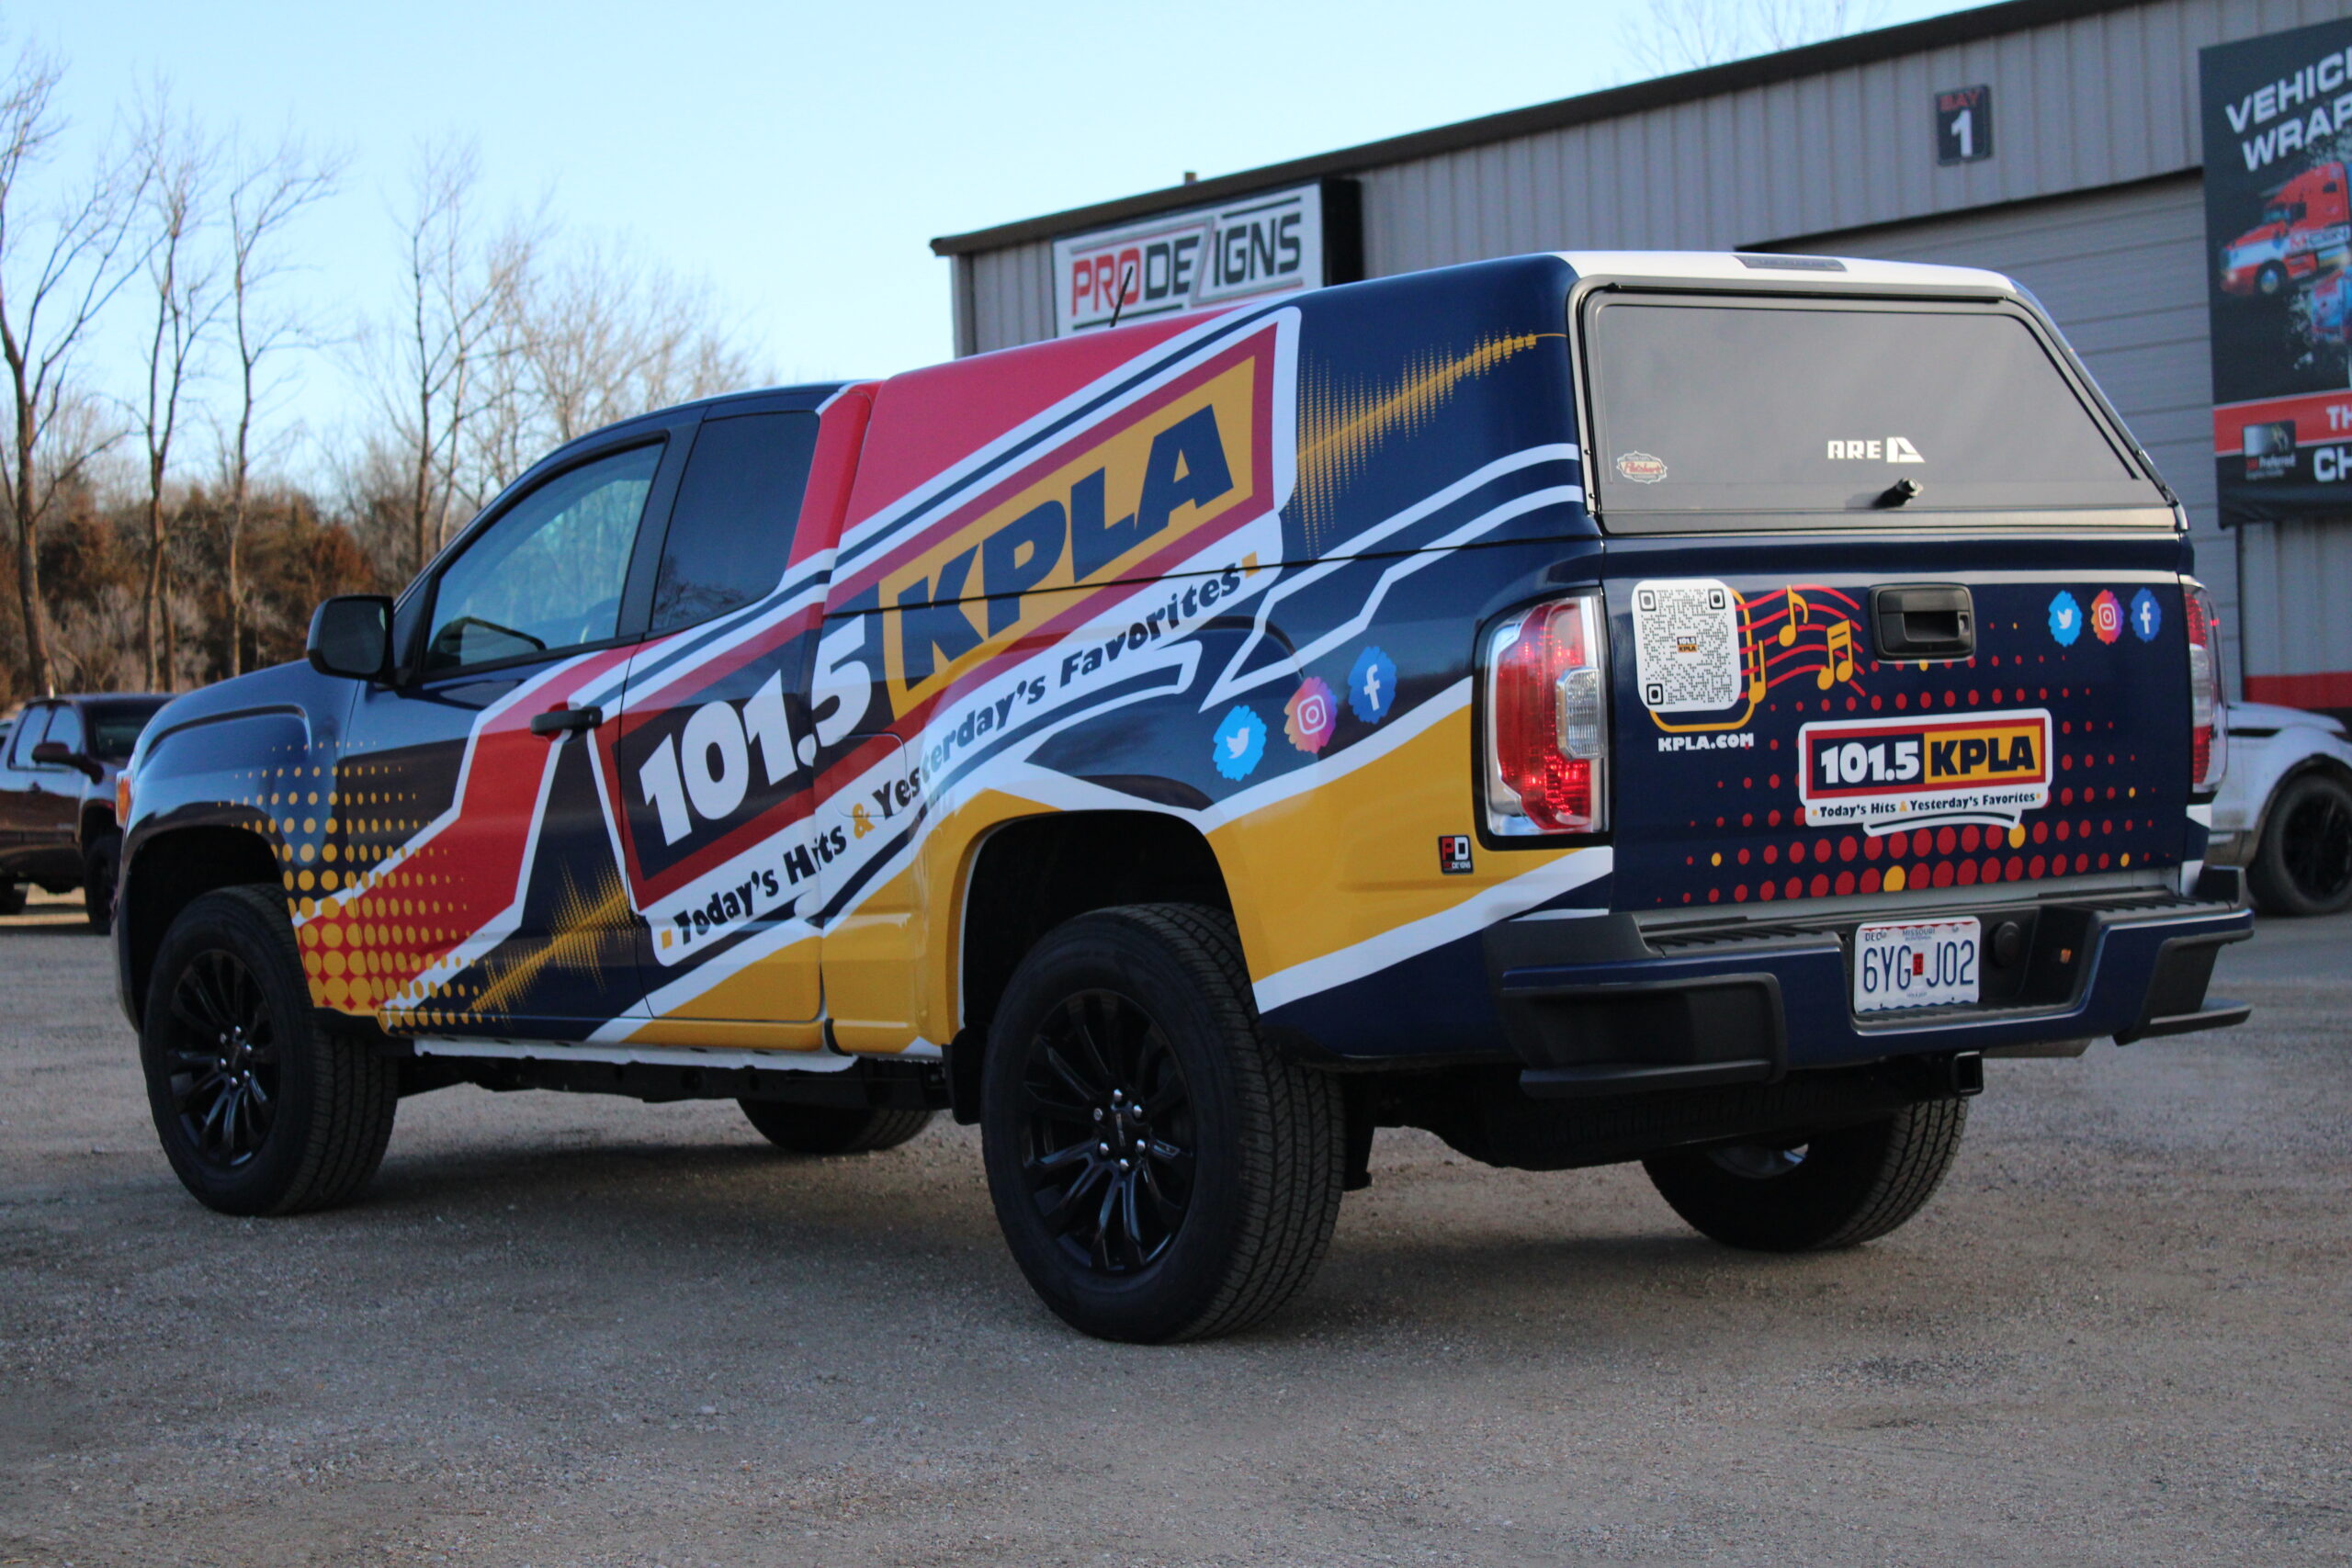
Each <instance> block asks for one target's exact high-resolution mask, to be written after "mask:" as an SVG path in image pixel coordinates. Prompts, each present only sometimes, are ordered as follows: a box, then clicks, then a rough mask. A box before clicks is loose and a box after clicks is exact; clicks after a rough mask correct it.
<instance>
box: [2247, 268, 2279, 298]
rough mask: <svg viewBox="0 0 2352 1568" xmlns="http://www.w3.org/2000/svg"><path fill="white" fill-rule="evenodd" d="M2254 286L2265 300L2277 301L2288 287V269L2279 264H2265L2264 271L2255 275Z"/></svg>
mask: <svg viewBox="0 0 2352 1568" xmlns="http://www.w3.org/2000/svg"><path fill="white" fill-rule="evenodd" d="M2254 286H2255V287H2256V288H2258V289H2260V290H2261V291H2262V297H2263V298H2264V299H2275V298H2276V297H2277V296H2278V292H2279V290H2281V289H2283V288H2286V287H2287V269H2286V268H2285V267H2283V266H2280V265H2278V263H2277V262H2264V263H2263V264H2262V270H2260V271H2259V272H2257V273H2256V274H2255V275H2254Z"/></svg>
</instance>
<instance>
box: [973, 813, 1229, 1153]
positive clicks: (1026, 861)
mask: <svg viewBox="0 0 2352 1568" xmlns="http://www.w3.org/2000/svg"><path fill="white" fill-rule="evenodd" d="M1151 903H1178V904H1200V905H1205V906H1207V907H1208V908H1216V909H1224V910H1227V911H1230V910H1231V908H1233V901H1232V897H1231V896H1230V894H1229V893H1228V892H1227V887H1226V882H1225V874H1224V872H1223V870H1222V869H1221V868H1220V867H1219V866H1218V864H1217V860H1216V851H1215V850H1214V849H1212V848H1211V847H1210V845H1209V841H1208V840H1207V839H1206V838H1205V837H1204V836H1203V835H1202V833H1201V831H1200V829H1197V828H1195V827H1193V825H1192V824H1191V823H1189V822H1187V821H1185V820H1184V819H1182V818H1179V817H1174V816H1170V815H1169V814H1167V813H1164V812H1157V811H1063V812H1056V813H1053V814H1052V815H1049V816H1042V817H1024V818H1018V819H1016V820H1014V821H1011V822H1007V823H1004V824H1002V825H1001V826H1000V827H998V828H996V829H994V830H992V831H991V832H989V834H988V835H987V836H986V837H985V838H983V839H981V840H980V841H979V843H978V847H977V848H976V850H975V851H974V853H973V859H972V869H971V874H970V875H969V876H967V878H966V880H965V886H964V908H963V911H962V916H961V919H960V920H959V921H958V928H957V929H958V934H959V953H958V960H959V961H958V987H957V989H958V1003H959V1008H958V1010H959V1012H960V1014H961V1018H962V1028H961V1029H960V1030H959V1031H958V1032H957V1033H956V1039H955V1042H954V1043H953V1045H952V1046H951V1047H950V1050H949V1053H948V1055H949V1064H948V1078H949V1088H950V1091H951V1094H952V1096H953V1099H954V1100H955V1106H956V1119H957V1120H958V1121H967V1120H968V1119H969V1116H968V1114H967V1112H968V1111H970V1110H971V1108H973V1107H976V1106H977V1105H978V1088H979V1078H978V1074H979V1055H980V1046H981V1044H982V1043H983V1042H984V1041H985V1040H986V1039H987V1035H988V1026H989V1021H990V1020H991V1019H993V1018H994V1017H995V1016H996V1009H997V1003H998V1002H999V1001H1000V1000H1001V998H1002V997H1003V996H1004V990H1005V987H1006V986H1007V985H1009V984H1010V983H1011V982H1012V973H1013V971H1014V970H1015V969H1017V968H1019V967H1020V965H1021V960H1022V959H1023V957H1024V956H1026V955H1027V953H1028V952H1029V950H1030V948H1032V947H1034V946H1035V945H1036V942H1037V939H1038V938H1040V937H1042V936H1044V935H1045V934H1046V932H1047V931H1052V930H1053V929H1054V928H1055V927H1056V926H1057V925H1060V924H1061V923H1062V922H1063V921H1065V920H1068V919H1074V918H1076V917H1077V916H1080V915H1083V914H1085V913H1086V912H1088V911H1089V910H1091V909H1106V908H1113V907H1114V906H1116V905H1121V904H1151Z"/></svg>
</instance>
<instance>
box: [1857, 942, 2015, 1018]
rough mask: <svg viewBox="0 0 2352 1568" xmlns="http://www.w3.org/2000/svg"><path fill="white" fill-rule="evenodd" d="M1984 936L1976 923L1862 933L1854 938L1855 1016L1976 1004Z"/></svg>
mask: <svg viewBox="0 0 2352 1568" xmlns="http://www.w3.org/2000/svg"><path fill="white" fill-rule="evenodd" d="M1983 932H1984V928H1983V926H1982V925H1981V924H1979V923H1978V922H1977V921H1975V920H1928V921H1922V922H1919V923H1917V924H1905V925H1884V926H1864V927H1862V928H1861V929H1860V931H1856V932H1855V933H1854V1010H1855V1011H1856V1012H1888V1011H1891V1010H1894V1009H1896V1008H1932V1007H1948V1006H1950V1005H1951V1004H1953V1003H1955V1002H1973V1001H1974V1000H1976V999H1977V993H1976V956H1977V955H1976V949H1977V944H1978V942H1979V940H1980V939H1981V937H1982V935H1983Z"/></svg>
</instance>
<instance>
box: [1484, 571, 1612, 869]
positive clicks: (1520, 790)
mask: <svg viewBox="0 0 2352 1568" xmlns="http://www.w3.org/2000/svg"><path fill="white" fill-rule="evenodd" d="M1607 626H1608V622H1607V620H1606V617H1605V614H1604V612H1603V609H1602V606H1601V603H1600V596H1599V595H1598V594H1589V593H1588V594H1579V595H1577V597H1575V598H1573V599H1562V600H1556V601H1555V602H1553V603H1552V604H1539V605H1537V606H1536V607H1535V608H1533V609H1532V610H1528V611H1525V612H1523V613H1521V614H1520V615H1515V616H1513V617H1512V618H1511V619H1510V620H1508V621H1505V622H1504V623H1503V624H1502V625H1501V626H1498V627H1496V628H1495V631H1494V634H1493V636H1492V637H1491V638H1490V639H1489V640H1488V642H1487V752H1488V760H1487V792H1486V793H1487V829H1488V830H1489V831H1491V832H1496V833H1504V834H1519V833H1593V832H1599V831H1600V829H1602V828H1604V827H1606V826H1607V825H1608V812H1609V807H1608V794H1607V783H1608V781H1607V776H1606V774H1607V762H1608V753H1609V723H1608V701H1607V692H1608V689H1609V682H1608V666H1609V658H1608V651H1609V637H1608V631H1607Z"/></svg>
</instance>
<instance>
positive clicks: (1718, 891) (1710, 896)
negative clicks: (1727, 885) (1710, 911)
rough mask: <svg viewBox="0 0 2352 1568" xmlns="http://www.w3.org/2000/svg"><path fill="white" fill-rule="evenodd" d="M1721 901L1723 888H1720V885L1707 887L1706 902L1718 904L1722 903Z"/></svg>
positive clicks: (1722, 899)
mask: <svg viewBox="0 0 2352 1568" xmlns="http://www.w3.org/2000/svg"><path fill="white" fill-rule="evenodd" d="M1723 901H1724V890H1723V889H1722V888H1720V887H1710V888H1708V889H1707V902H1708V903H1710V904H1720V903H1722V902H1723Z"/></svg>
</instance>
